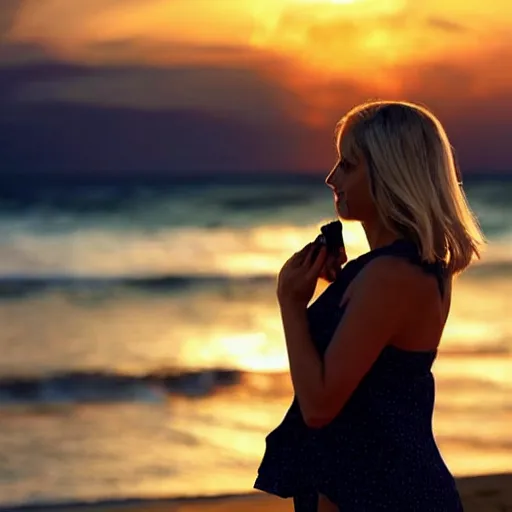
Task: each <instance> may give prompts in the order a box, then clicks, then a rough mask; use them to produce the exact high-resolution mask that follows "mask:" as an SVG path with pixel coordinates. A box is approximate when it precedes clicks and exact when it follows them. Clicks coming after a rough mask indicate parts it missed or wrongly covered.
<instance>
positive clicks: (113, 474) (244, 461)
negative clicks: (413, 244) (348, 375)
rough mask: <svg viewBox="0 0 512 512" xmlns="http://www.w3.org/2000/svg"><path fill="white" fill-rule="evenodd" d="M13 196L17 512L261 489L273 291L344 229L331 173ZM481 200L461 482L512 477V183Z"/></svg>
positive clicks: (59, 186)
mask: <svg viewBox="0 0 512 512" xmlns="http://www.w3.org/2000/svg"><path fill="white" fill-rule="evenodd" d="M0 188H1V190H0V233H1V236H0V325H1V326H2V329H1V330H0V353H1V354H2V357H1V358H0V506H10V505H15V504H43V503H61V502H67V501H96V500H100V499H120V498H130V497H138V498H140V497H143V498H145V497H147V498H150V497H161V496H166V497H169V496H171V497H172V496H197V495H214V494H220V493H230V492H245V491H248V490H250V489H251V487H252V484H253V481H254V478H255V475H256V470H257V467H258V465H259V462H260V459H261V456H262V453H263V449H264V438H265V435H266V434H267V433H268V432H269V431H270V430H271V429H272V428H273V427H275V426H276V425H277V424H278V423H279V422H280V421H281V419H282V417H283V415H284V413H285V412H286V409H287V408H288V406H289V404H290V402H291V399H292V388H291V383H290V379H289V376H288V374H287V357H286V352H285V345H284V339H283V335H282V331H281V324H280V318H279V314H278V308H277V302H276V298H275V284H276V283H275V276H276V272H277V271H278V270H279V268H280V267H281V265H282V264H283V262H284V261H285V260H286V259H287V258H288V257H289V256H290V255H291V253H293V252H295V251H296V250H298V249H299V248H301V247H302V246H303V245H305V244H306V243H307V242H308V241H310V240H312V239H313V238H314V237H315V236H316V233H317V231H318V228H319V226H320V225H321V224H323V223H324V222H327V221H329V220H333V219H334V209H333V203H332V197H331V194H330V192H329V190H328V189H327V187H326V186H325V185H324V184H323V178H322V176H320V175H318V176H307V175H292V174H288V175H277V174H276V175H274V176H272V175H260V176H253V177H248V176H245V177H241V176H239V177H234V176H224V177H221V176H215V177H210V178H207V177H189V178H174V179H171V178H168V179H160V180H153V181H151V180H148V179H145V178H143V177H139V178H136V177H135V178H132V179H128V178H127V179H126V180H123V181H122V182H120V181H117V182H116V180H114V179H112V180H106V179H105V180H99V179H98V180H95V181H94V180H86V179H82V180H74V181H73V180H63V179H62V180H61V179H57V178H52V179H48V180H46V179H35V178H34V179H32V178H29V177H27V178H19V179H17V180H11V181H10V182H9V181H6V182H5V183H3V185H2V187H0ZM465 188H466V192H467V195H468V197H469V201H470V203H471V205H472V206H473V208H474V210H475V211H476V212H477V214H478V216H479V218H480V221H481V224H482V227H483V230H484V232H485V234H486V236H487V238H488V240H489V244H488V247H487V248H486V251H485V253H484V256H483V259H482V261H481V262H479V263H477V264H475V265H474V266H473V267H472V268H471V269H470V270H469V271H467V272H466V273H465V274H463V275H462V276H461V277H460V278H458V279H457V281H456V283H455V287H454V298H453V305H452V313H451V317H450V319H449V322H448V324H447V327H446V330H445V333H444V337H443V342H442V345H441V349H440V353H439V356H438V359H437V361H436V362H435V364H434V368H433V372H434V375H435V378H436V387H437V405H436V409H435V415H434V431H435V434H436V438H437V442H438V444H439V447H440V450H441V452H442V455H443V457H444V458H445V460H446V462H447V464H448V466H449V467H450V469H451V470H452V472H453V473H454V474H455V475H457V476H459V475H470V474H477V473H479V474H482V473H491V472H501V471H507V470H508V471H510V470H512V429H511V428H510V426H511V425H512V319H511V316H510V315H511V312H512V307H511V305H512V303H511V299H510V297H511V296H512V202H511V200H510V197H512V180H511V179H510V178H508V179H506V178H505V177H501V178H499V177H488V178H483V177H473V178H471V177H467V178H466V184H465ZM344 233H345V240H346V245H347V252H348V254H349V257H356V256H358V255H359V254H362V253H363V252H365V251H366V250H367V249H368V247H367V243H366V240H365V238H364V233H363V231H362V229H361V227H360V226H359V225H357V224H355V223H346V224H345V228H344ZM320 291H321V288H319V290H317V293H320Z"/></svg>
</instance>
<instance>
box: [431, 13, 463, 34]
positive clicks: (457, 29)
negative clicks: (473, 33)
mask: <svg viewBox="0 0 512 512" xmlns="http://www.w3.org/2000/svg"><path fill="white" fill-rule="evenodd" d="M426 23H427V25H428V26H430V27H433V28H436V29H439V30H442V31H443V32H448V33H450V34H458V33H462V32H467V31H468V30H469V29H468V28H467V27H466V26H464V25H462V24H461V23H458V22H456V21H453V20H447V19H444V18H439V17H437V16H431V17H429V18H427V20H426Z"/></svg>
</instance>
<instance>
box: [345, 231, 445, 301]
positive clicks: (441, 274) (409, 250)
mask: <svg viewBox="0 0 512 512" xmlns="http://www.w3.org/2000/svg"><path fill="white" fill-rule="evenodd" d="M380 256H398V257H401V258H405V259H406V260H407V261H409V262H410V263H413V264H414V265H418V266H420V267H421V268H422V269H423V270H424V271H425V272H426V273H428V274H432V275H434V276H435V277H436V280H437V284H438V287H439V293H440V295H441V297H442V298H444V295H445V292H446V277H447V274H446V269H445V265H444V263H443V262H442V261H436V262H434V263H429V262H426V261H423V260H422V259H421V256H420V254H419V252H418V248H417V247H416V245H415V244H414V242H411V241H410V240H405V239H399V240H396V241H395V242H393V243H391V244H389V245H385V246H382V247H378V248H377V249H372V250H371V251H369V252H367V253H365V254H362V255H361V256H359V257H358V258H356V259H354V260H352V261H350V262H349V263H348V264H347V265H346V266H345V268H344V270H345V269H346V271H347V272H346V274H345V276H343V273H344V272H342V277H344V278H345V279H344V281H345V283H344V284H345V286H347V285H348V282H350V281H352V280H353V279H354V278H355V277H356V275H357V274H358V273H359V272H360V271H361V270H362V269H363V268H364V267H365V266H366V265H367V264H368V263H369V262H370V261H372V260H374V259H375V258H378V257H380ZM347 281H348V282H347Z"/></svg>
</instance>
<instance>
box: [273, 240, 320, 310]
mask: <svg viewBox="0 0 512 512" xmlns="http://www.w3.org/2000/svg"><path fill="white" fill-rule="evenodd" d="M315 248H316V246H315V244H314V243H310V244H308V245H306V246H305V247H304V248H303V249H302V250H301V251H299V252H296V253H295V254H294V255H293V256H292V257H291V258H290V259H289V260H288V261H287V262H286V263H285V264H284V265H283V268H282V269H281V271H280V272H279V276H278V280H277V298H278V300H279V304H280V305H281V306H283V305H285V304H286V305H291V306H294V307H301V308H302V307H304V308H305V307H306V306H307V305H308V303H309V301H310V300H311V298H312V297H313V293H314V292H315V288H316V283H317V280H318V278H319V276H320V272H321V271H322V269H323V268H324V264H325V260H326V256H327V250H326V248H325V247H324V246H322V247H321V248H320V251H319V252H318V255H317V256H316V258H314V257H313V256H314V252H315Z"/></svg>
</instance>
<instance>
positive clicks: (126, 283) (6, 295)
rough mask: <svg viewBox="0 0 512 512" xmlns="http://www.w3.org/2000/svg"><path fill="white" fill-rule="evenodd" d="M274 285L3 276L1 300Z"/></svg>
mask: <svg viewBox="0 0 512 512" xmlns="http://www.w3.org/2000/svg"><path fill="white" fill-rule="evenodd" d="M498 276H499V277H502V278H507V277H511V276H512V261H506V260H502V261H499V260H497V261H485V260H483V261H482V262H478V263H476V264H475V265H474V266H473V267H471V269H470V270H469V271H468V272H467V274H466V275H465V277H467V278H470V279H476V280H479V279H487V278H490V277H498ZM274 282H275V272H268V271H267V272H263V273H261V274H257V273H255V274H253V275H251V274H249V275H247V276H243V275H229V274H222V273H218V274H213V275H208V274H204V275H202V274H193V273H189V274H162V275H142V276H133V277H130V276H119V277H116V276H107V277H104V276H91V277H87V276H85V277H81V276H73V275H62V276H59V275H50V276H45V275H40V276H37V275H27V276H25V275H17V276H16V275H14V276H0V300H2V299H3V300H8V299H21V298H27V297H30V296H33V295H40V294H49V293H53V292H56V291H59V292H62V291H64V292H101V293H102V294H108V293H110V292H112V293H113V292H116V291H118V290H122V291H124V292H129V291H130V290H132V291H133V292H142V293H144V292H147V293H151V294H155V293H163V294H169V293H177V292H189V291H204V290H206V289H215V290H216V291H218V292H222V291H223V290H228V289H229V288H231V287H233V286H249V287H250V286H258V285H271V284H273V283H274Z"/></svg>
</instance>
